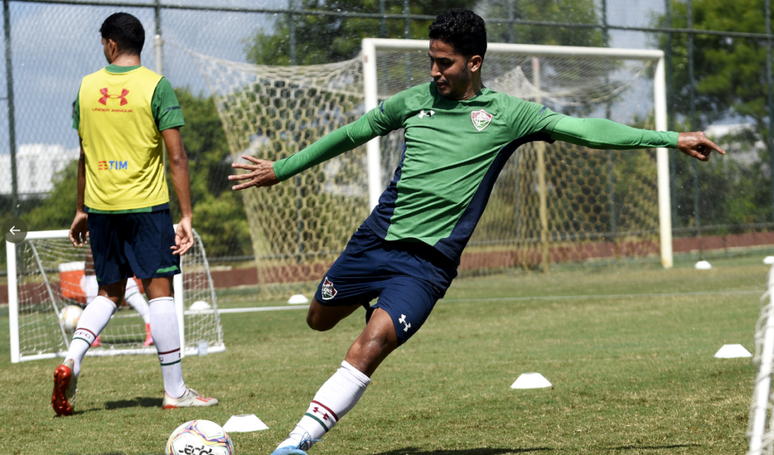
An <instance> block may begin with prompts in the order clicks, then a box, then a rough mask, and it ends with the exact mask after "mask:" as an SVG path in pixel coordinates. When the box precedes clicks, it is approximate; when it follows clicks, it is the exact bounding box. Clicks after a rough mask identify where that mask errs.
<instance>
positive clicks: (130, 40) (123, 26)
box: [99, 13, 145, 55]
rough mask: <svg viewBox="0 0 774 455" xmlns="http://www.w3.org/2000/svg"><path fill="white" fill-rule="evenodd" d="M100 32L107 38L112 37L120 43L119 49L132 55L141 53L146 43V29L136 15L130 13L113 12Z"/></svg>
mask: <svg viewBox="0 0 774 455" xmlns="http://www.w3.org/2000/svg"><path fill="white" fill-rule="evenodd" d="M99 32H100V33H101V34H102V37H103V38H105V39H112V40H113V41H115V42H116V44H117V45H118V51H119V52H121V53H127V54H130V55H140V52H142V46H143V44H145V29H144V28H143V27H142V23H140V20H139V19H137V18H136V17H134V16H132V15H131V14H129V13H115V14H111V15H110V16H109V17H108V18H107V19H105V22H103V23H102V27H100V28H99Z"/></svg>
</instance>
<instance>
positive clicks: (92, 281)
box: [82, 275, 99, 305]
mask: <svg viewBox="0 0 774 455" xmlns="http://www.w3.org/2000/svg"><path fill="white" fill-rule="evenodd" d="M82 287H83V293H84V294H86V304H87V305H88V304H89V303H91V301H92V300H94V299H95V298H97V296H98V295H99V283H97V275H85V276H84V277H83V286H82Z"/></svg>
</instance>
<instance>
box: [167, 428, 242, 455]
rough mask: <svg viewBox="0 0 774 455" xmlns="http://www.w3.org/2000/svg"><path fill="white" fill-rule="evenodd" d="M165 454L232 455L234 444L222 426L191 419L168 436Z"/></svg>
mask: <svg viewBox="0 0 774 455" xmlns="http://www.w3.org/2000/svg"><path fill="white" fill-rule="evenodd" d="M164 453H165V454H167V455H233V453H234V444H233V443H232V442H231V437H229V435H228V433H226V432H225V430H223V427H221V426H220V425H218V424H217V423H215V422H211V421H209V420H191V421H190V422H186V423H184V424H182V425H180V426H179V427H177V428H175V431H173V432H172V434H171V435H170V436H169V440H167V449H166V450H165V451H164Z"/></svg>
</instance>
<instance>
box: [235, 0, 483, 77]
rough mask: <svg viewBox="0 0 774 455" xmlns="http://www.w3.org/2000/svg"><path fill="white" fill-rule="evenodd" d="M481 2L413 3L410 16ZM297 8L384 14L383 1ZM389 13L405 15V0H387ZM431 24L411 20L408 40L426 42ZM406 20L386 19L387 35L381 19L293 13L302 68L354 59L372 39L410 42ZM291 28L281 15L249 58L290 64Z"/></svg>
mask: <svg viewBox="0 0 774 455" xmlns="http://www.w3.org/2000/svg"><path fill="white" fill-rule="evenodd" d="M476 3H478V2H477V0H412V1H411V3H410V8H411V14H420V15H432V16H435V15H438V14H440V13H441V12H443V11H445V10H448V9H451V8H468V9H472V8H473V7H474V6H475V5H476ZM295 7H296V8H297V9H303V10H321V11H346V12H348V13H372V14H377V13H379V1H378V0H365V1H360V0H338V1H325V0H300V1H299V0H297V1H296V2H295ZM385 13H386V14H403V13H404V10H403V1H402V0H401V1H397V0H388V1H386V2H385ZM431 22H432V21H429V20H428V21H418V20H412V21H411V23H410V27H409V28H410V30H409V34H408V35H409V36H408V38H411V39H427V27H428V26H429V25H430V23H431ZM405 24H406V23H405V20H403V19H389V20H386V21H385V29H384V36H382V30H381V20H380V19H371V18H342V17H337V16H322V15H321V16H316V15H299V14H295V15H293V23H292V26H293V27H294V29H295V36H296V61H295V63H296V64H297V65H311V64H316V63H328V62H338V61H342V60H348V59H351V58H354V57H355V56H356V55H357V53H358V52H359V51H360V40H361V39H363V38H368V37H371V38H373V37H380V38H381V37H383V38H405V37H406V34H405V27H406V25H405ZM290 29H291V22H290V20H289V17H288V15H283V16H280V17H279V18H278V19H277V21H276V22H275V23H274V27H273V29H272V30H262V31H260V32H259V33H258V34H257V35H256V36H255V37H254V38H253V39H251V40H250V41H249V42H248V44H247V47H246V53H247V60H248V61H249V62H253V63H257V64H263V65H290V64H291V55H290Z"/></svg>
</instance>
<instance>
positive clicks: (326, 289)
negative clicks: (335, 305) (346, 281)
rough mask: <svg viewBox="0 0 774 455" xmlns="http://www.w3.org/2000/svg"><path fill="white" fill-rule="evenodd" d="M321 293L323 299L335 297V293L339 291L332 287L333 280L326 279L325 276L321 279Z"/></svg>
mask: <svg viewBox="0 0 774 455" xmlns="http://www.w3.org/2000/svg"><path fill="white" fill-rule="evenodd" d="M320 293H321V294H322V298H323V300H330V299H332V298H334V297H336V294H338V293H339V292H338V291H337V290H336V288H334V287H333V282H332V281H331V280H329V279H328V277H327V276H326V277H325V279H324V280H323V284H322V289H321V291H320Z"/></svg>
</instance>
